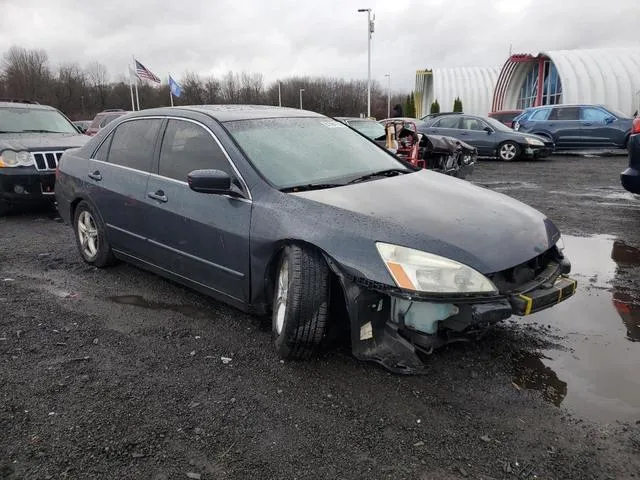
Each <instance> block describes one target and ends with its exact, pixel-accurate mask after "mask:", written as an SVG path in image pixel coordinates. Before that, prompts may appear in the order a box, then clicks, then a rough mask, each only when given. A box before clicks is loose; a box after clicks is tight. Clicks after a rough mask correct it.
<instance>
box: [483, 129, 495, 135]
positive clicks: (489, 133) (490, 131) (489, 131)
mask: <svg viewBox="0 0 640 480" xmlns="http://www.w3.org/2000/svg"><path fill="white" fill-rule="evenodd" d="M484 131H485V132H487V135H491V134H492V133H493V128H491V127H484Z"/></svg>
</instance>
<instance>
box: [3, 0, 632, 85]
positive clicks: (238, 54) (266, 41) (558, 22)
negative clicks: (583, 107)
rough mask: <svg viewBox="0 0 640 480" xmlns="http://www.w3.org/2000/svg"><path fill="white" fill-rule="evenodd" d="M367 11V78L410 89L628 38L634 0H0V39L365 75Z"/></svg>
mask: <svg viewBox="0 0 640 480" xmlns="http://www.w3.org/2000/svg"><path fill="white" fill-rule="evenodd" d="M363 7H370V8H373V9H374V11H375V13H376V32H375V34H374V37H373V44H372V76H373V78H374V79H375V80H379V81H381V82H385V78H384V74H385V73H388V72H390V73H391V74H392V81H393V84H394V86H396V87H398V88H403V89H410V88H412V87H413V82H414V76H415V71H416V70H417V69H421V68H425V67H432V66H493V65H495V66H499V65H501V64H502V63H503V62H504V61H505V60H506V57H507V55H508V52H509V45H510V44H512V45H513V50H514V51H516V52H536V51H541V50H557V49H565V48H593V47H605V46H628V45H637V44H638V43H639V42H640V39H638V36H637V28H636V23H637V20H638V18H640V2H638V0H609V1H608V2H603V1H602V0H562V1H561V2H560V1H557V0H491V1H490V0H455V1H451V0H449V1H445V0H422V1H420V0H395V1H392V2H389V1H388V0H387V1H382V0H369V1H367V0H324V1H322V2H318V1H314V2H302V1H300V0H271V1H269V2H264V1H260V0H245V1H243V2H235V1H231V0H215V1H210V2H205V1H202V0H200V1H194V0H182V1H171V2H170V1H166V0H164V1H162V2H154V1H150V0H128V1H125V0H111V1H109V2H95V3H94V2H91V1H87V0H57V1H56V2H51V1H49V0H0V10H1V11H2V12H3V19H4V21H3V28H2V29H0V46H3V47H4V48H8V47H9V46H10V45H13V44H18V45H21V46H25V47H28V48H44V49H46V50H47V52H48V53H49V57H50V60H51V62H52V64H53V65H55V64H57V63H62V62H78V63H80V64H81V65H85V64H88V63H89V62H91V61H95V60H97V61H100V62H102V63H104V64H105V65H106V66H107V68H108V69H109V72H110V74H111V75H112V76H114V77H115V76H118V75H122V74H123V73H124V72H125V71H126V69H127V64H128V63H130V62H131V55H132V54H135V55H136V57H137V58H138V59H139V60H140V61H141V62H143V63H144V64H145V65H146V66H147V67H149V69H151V70H152V71H153V72H154V73H156V74H157V75H159V76H161V77H163V78H165V77H166V75H167V73H171V74H172V75H174V76H176V77H180V76H181V75H182V74H184V73H185V72H186V71H195V72H199V73H202V74H205V75H208V74H222V73H224V72H226V71H227V70H230V69H231V70H236V71H251V72H260V73H263V74H264V76H265V79H266V80H268V81H270V80H275V79H277V78H278V77H284V76H288V75H307V74H309V75H327V76H339V77H348V78H364V77H366V68H367V63H366V62H367V50H366V48H367V45H366V14H362V13H357V12H356V10H357V8H363Z"/></svg>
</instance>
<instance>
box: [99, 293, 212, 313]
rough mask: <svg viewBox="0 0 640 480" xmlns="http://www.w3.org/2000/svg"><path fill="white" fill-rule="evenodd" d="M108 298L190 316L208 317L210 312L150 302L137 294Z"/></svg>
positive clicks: (189, 306) (187, 306)
mask: <svg viewBox="0 0 640 480" xmlns="http://www.w3.org/2000/svg"><path fill="white" fill-rule="evenodd" d="M108 300H110V301H112V302H115V303H120V304H122V305H134V306H136V307H142V308H147V309H150V310H170V311H172V312H176V313H181V314H182V315H184V316H187V317H191V318H210V317H211V312H208V311H207V310H206V309H202V308H197V307H194V306H191V305H178V304H172V303H164V302H152V301H150V300H147V299H145V298H143V297H141V296H138V295H119V296H115V297H109V298H108Z"/></svg>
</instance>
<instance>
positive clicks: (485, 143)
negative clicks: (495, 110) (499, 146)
mask: <svg viewBox="0 0 640 480" xmlns="http://www.w3.org/2000/svg"><path fill="white" fill-rule="evenodd" d="M459 126H460V130H459V132H458V134H457V135H455V136H456V137H457V138H458V139H459V140H462V141H463V142H466V143H468V144H469V145H473V146H474V147H476V148H477V149H478V155H480V156H481V157H487V156H493V155H495V147H496V145H495V142H494V138H495V137H494V136H493V134H492V132H493V128H492V129H491V130H492V131H487V130H486V128H487V127H489V125H487V124H486V123H484V122H483V121H482V120H480V119H479V118H475V117H467V116H463V117H461V119H460V124H459Z"/></svg>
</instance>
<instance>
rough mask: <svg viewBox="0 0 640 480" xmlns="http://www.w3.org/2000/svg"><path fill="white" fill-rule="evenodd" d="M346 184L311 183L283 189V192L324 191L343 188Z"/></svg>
mask: <svg viewBox="0 0 640 480" xmlns="http://www.w3.org/2000/svg"><path fill="white" fill-rule="evenodd" d="M344 185H345V184H344V183H309V184H307V185H293V186H292V187H284V188H281V189H280V191H281V192H285V193H288V192H302V191H307V190H322V189H323V188H334V187H343V186H344Z"/></svg>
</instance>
